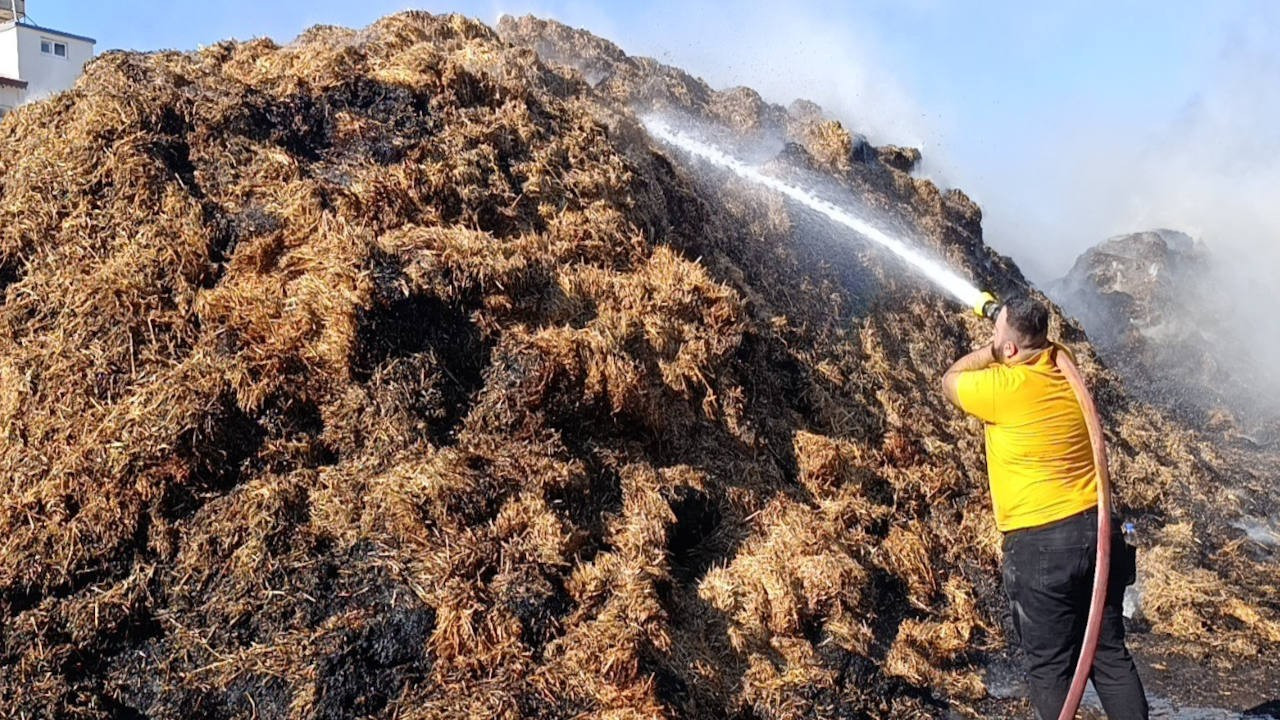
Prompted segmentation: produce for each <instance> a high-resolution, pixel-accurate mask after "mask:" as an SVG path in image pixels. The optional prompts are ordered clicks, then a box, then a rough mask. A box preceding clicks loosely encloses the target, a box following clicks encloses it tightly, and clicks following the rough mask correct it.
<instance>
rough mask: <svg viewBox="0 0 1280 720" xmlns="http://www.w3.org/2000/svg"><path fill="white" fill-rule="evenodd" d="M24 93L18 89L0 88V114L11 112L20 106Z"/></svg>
mask: <svg viewBox="0 0 1280 720" xmlns="http://www.w3.org/2000/svg"><path fill="white" fill-rule="evenodd" d="M24 95H25V93H23V91H21V90H19V89H18V88H11V87H0V113H4V112H7V111H9V110H12V109H14V108H16V107H18V106H19V105H21V104H22V101H23V99H24Z"/></svg>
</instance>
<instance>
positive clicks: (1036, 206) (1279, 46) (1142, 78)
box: [28, 0, 1280, 280]
mask: <svg viewBox="0 0 1280 720" xmlns="http://www.w3.org/2000/svg"><path fill="white" fill-rule="evenodd" d="M408 7H415V8H421V9H426V10H429V11H432V12H446V11H457V12H462V13H464V14H467V15H472V16H475V17H478V18H480V19H482V20H484V21H486V22H490V23H492V22H494V21H495V20H496V18H497V17H498V15H499V14H500V13H501V12H508V13H513V14H523V13H526V12H532V13H535V14H539V15H544V16H550V17H555V18H557V19H560V20H562V21H564V22H567V23H569V24H572V25H577V26H581V27H586V28H588V29H590V30H592V31H594V32H597V33H598V34H601V35H604V36H606V37H608V38H609V39H611V40H613V41H615V42H617V43H618V44H619V45H621V46H622V48H623V49H624V50H626V51H627V52H629V53H632V54H642V55H651V56H653V57H657V58H659V59H660V60H663V61H665V62H670V63H672V64H675V65H679V66H681V67H683V68H685V69H686V70H689V71H691V72H693V73H695V74H697V75H700V76H702V77H703V78H704V79H706V80H707V81H708V82H710V83H711V84H712V85H713V86H717V87H723V86H728V85H735V84H745V85H750V86H752V87H755V88H757V89H759V90H761V92H762V93H763V94H765V96H766V97H768V98H769V99H771V100H775V101H778V102H783V103H786V102H789V101H790V100H792V99H794V98H795V97H807V98H811V99H814V100H816V101H818V102H819V103H820V104H822V105H824V106H825V107H827V108H828V110H829V111H830V112H831V113H832V114H834V115H835V116H837V117H838V118H840V119H841V120H842V121H844V122H845V124H846V126H848V127H851V128H853V129H856V130H860V131H862V132H865V133H866V134H868V135H869V136H870V137H871V139H872V141H873V142H876V143H886V142H893V143H898V144H913V145H917V146H920V147H922V148H923V150H924V152H925V156H926V160H925V164H924V165H923V167H922V169H921V172H922V173H924V174H926V175H929V176H930V177H933V178H934V179H935V180H936V181H938V182H939V184H942V185H944V186H957V187H960V188H962V189H964V190H965V191H966V192H968V193H969V194H970V195H972V196H973V197H974V198H975V199H976V200H978V201H979V202H980V204H981V205H982V206H983V209H984V213H985V214H986V222H985V223H984V225H985V228H986V233H987V240H988V242H989V243H990V244H992V245H993V246H994V247H996V248H997V249H999V250H1002V251H1004V252H1007V253H1009V254H1011V255H1013V256H1014V257H1015V259H1017V260H1018V261H1019V263H1020V264H1021V265H1022V266H1023V268H1024V270H1026V271H1027V273H1028V274H1029V275H1030V276H1031V277H1032V278H1033V279H1038V280H1046V279H1049V278H1051V277H1054V276H1056V275H1060V274H1062V273H1063V272H1065V271H1066V269H1067V267H1069V264H1070V262H1071V261H1072V260H1073V259H1074V257H1075V256H1076V255H1077V254H1078V253H1079V252H1080V251H1081V250H1083V249H1084V248H1085V247H1087V246H1089V245H1092V244H1094V243H1096V242H1098V241H1100V240H1102V239H1103V238H1105V237H1106V236H1108V235H1110V234H1115V233H1119V232H1128V231H1132V230H1138V229H1145V228H1146V227H1153V226H1159V225H1163V226H1172V227H1177V228H1180V229H1184V230H1188V231H1190V232H1192V233H1193V234H1195V235H1198V236H1201V237H1203V238H1204V239H1205V240H1206V242H1208V243H1210V245H1211V246H1218V247H1222V248H1224V249H1226V250H1228V251H1231V252H1236V251H1239V250H1241V249H1248V250H1250V251H1251V252H1260V253H1262V256H1263V257H1264V258H1265V262H1264V263H1263V265H1264V266H1266V263H1271V265H1269V266H1267V267H1269V268H1270V269H1272V270H1274V269H1276V268H1278V267H1280V263H1278V262H1277V259H1280V252H1277V251H1276V250H1275V248H1276V247H1277V246H1278V245H1280V209H1278V208H1280V160H1278V159H1277V158H1278V157H1280V3H1270V2H1266V1H1265V0H1256V1H1255V2H1245V1H1244V0H1227V1H1219V2H1185V1H1183V2H1179V1H1173V2H1123V1H1113V2H1105V3H1104V2H1098V3H1052V4H1050V3H1027V2H1025V1H1022V2H1013V1H999V2H971V3H963V4H962V3H958V2H956V3H947V2H941V1H935V0H875V1H870V2H790V3H777V4H776V6H774V7H770V6H767V5H763V4H760V3H755V4H749V3H698V2H670V1H667V0H656V1H654V2H644V3H637V2H599V3H588V2H574V1H563V0H561V1H557V0H501V1H500V2H494V1H493V0H482V1H474V0H458V1H456V2H451V3H437V2H426V3H415V4H406V3H405V2H403V0H399V1H397V0H362V1H361V2H350V1H345V2H339V1H337V0H309V1H307V2H302V1H301V0H275V1H273V2H268V1H264V0H259V1H258V2H243V1H241V0H228V1H226V2H222V3H208V2H158V1H153V0H133V1H131V2H128V3H119V4H116V5H113V4H108V3H85V2H83V0H77V1H75V2H72V1H71V0H29V1H28V11H29V13H30V15H31V19H32V21H34V22H36V23H39V24H42V25H46V26H50V27H54V28H57V29H61V30H65V31H67V32H74V33H80V34H85V35H90V36H93V37H95V38H97V39H98V50H99V51H104V50H108V49H112V48H127V49H137V50H153V49H164V48H177V49H191V48H194V47H197V46H199V45H202V44H208V43H212V42H214V41H217V40H219V39H223V38H228V37H233V38H239V39H246V38H249V37H254V36H263V35H265V36H270V37H272V38H274V39H276V40H278V41H282V42H283V41H288V40H289V39H291V38H292V37H294V36H295V35H297V34H298V33H299V32H300V31H301V30H303V29H304V28H306V27H308V26H310V25H312V24H316V23H333V24H341V25H347V26H363V25H367V24H368V23H370V22H372V21H373V20H375V19H376V18H378V17H380V16H381V15H384V14H387V13H391V12H395V11H397V10H401V9H405V8H408ZM1273 206H1274V207H1273ZM1253 264H1254V265H1256V264H1257V263H1253Z"/></svg>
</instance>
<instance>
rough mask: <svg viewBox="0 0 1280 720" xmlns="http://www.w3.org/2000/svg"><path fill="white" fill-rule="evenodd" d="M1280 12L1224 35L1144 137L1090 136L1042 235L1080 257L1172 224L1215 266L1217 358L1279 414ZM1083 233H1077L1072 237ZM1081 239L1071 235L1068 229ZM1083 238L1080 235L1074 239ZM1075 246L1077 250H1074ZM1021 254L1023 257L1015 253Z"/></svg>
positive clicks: (1083, 136)
mask: <svg viewBox="0 0 1280 720" xmlns="http://www.w3.org/2000/svg"><path fill="white" fill-rule="evenodd" d="M1276 78H1280V12H1276V11H1273V10H1270V9H1263V10H1260V11H1259V14H1258V15H1257V16H1251V17H1248V18H1246V19H1244V20H1242V21H1241V22H1240V23H1239V24H1237V25H1235V26H1234V27H1233V28H1232V29H1231V30H1230V31H1229V32H1227V33H1226V35H1225V37H1224V38H1223V40H1222V43H1221V47H1220V50H1219V52H1218V53H1217V54H1216V56H1215V57H1214V58H1213V60H1212V62H1211V63H1210V64H1209V65H1208V66H1207V67H1206V68H1205V69H1204V71H1203V80H1202V82H1201V83H1200V85H1199V87H1198V89H1197V90H1196V91H1194V92H1193V93H1191V94H1190V95H1189V96H1188V97H1187V98H1186V99H1185V101H1184V102H1183V103H1182V104H1181V106H1180V107H1179V108H1178V111H1177V112H1176V113H1175V114H1174V115H1173V116H1172V117H1169V118H1151V119H1150V122H1149V123H1148V126H1149V127H1148V134H1147V136H1146V137H1143V138H1132V140H1131V141H1130V142H1122V140H1125V138H1123V137H1115V136H1107V135H1102V134H1100V131H1101V129H1100V128H1091V129H1090V131H1089V132H1082V133H1080V135H1079V136H1077V137H1076V138H1075V139H1074V142H1075V145H1076V147H1075V148H1074V150H1075V152H1072V153H1071V154H1070V155H1069V156H1071V157H1074V158H1075V160H1074V162H1073V163H1072V164H1071V165H1070V166H1069V168H1068V170H1069V172H1068V173H1067V174H1066V175H1065V176H1064V178H1063V179H1064V180H1065V181H1066V183H1067V184H1068V185H1069V187H1066V188H1064V189H1063V192H1062V194H1061V199H1060V200H1059V201H1058V202H1060V203H1061V204H1062V208H1061V213H1062V214H1063V215H1064V216H1070V217H1072V218H1079V219H1081V220H1083V222H1079V223H1078V224H1077V223H1074V222H1064V223H1063V225H1062V226H1061V227H1058V228H1055V229H1053V230H1046V232H1045V233H1044V235H1045V236H1047V237H1054V236H1057V237H1059V238H1061V242H1060V243H1059V244H1060V246H1061V247H1063V248H1072V249H1073V250H1074V249H1076V248H1079V247H1080V246H1082V245H1085V244H1088V243H1090V242H1092V241H1095V240H1098V239H1101V238H1102V237H1105V236H1107V235H1112V234H1119V233H1124V232H1132V231H1138V230H1146V229H1151V228H1158V227H1168V228H1174V229H1178V230H1182V231H1183V232H1186V233H1188V234H1190V235H1192V236H1193V237H1196V238H1198V239H1200V240H1201V241H1202V242H1203V243H1204V244H1205V246H1206V247H1207V248H1208V250H1209V253H1210V258H1211V261H1212V263H1213V266H1214V267H1213V272H1212V287H1213V291H1214V292H1213V297H1211V298H1207V299H1206V302H1211V303H1212V317H1213V323H1212V326H1210V327H1207V328H1205V335H1206V336H1207V337H1210V338H1213V339H1215V340H1216V341H1218V342H1220V344H1221V348H1220V352H1221V353H1222V354H1223V355H1225V356H1229V357H1231V358H1233V359H1236V360H1245V362H1243V363H1238V364H1239V365H1243V366H1248V367H1252V368H1253V373H1256V376H1255V377H1254V380H1255V382H1254V385H1255V387H1256V390H1257V395H1258V397H1259V398H1270V400H1267V401H1266V404H1269V405H1270V406H1271V408H1272V409H1273V410H1280V371H1277V370H1276V365H1275V363H1274V358H1275V357H1277V354H1278V353H1280V83H1277V82H1276ZM1076 228H1078V230H1077V229H1076ZM1071 231H1074V232H1071ZM1081 231H1083V232H1084V233H1087V234H1084V235H1083V237H1077V235H1079V234H1080V232H1081ZM1073 239H1074V242H1073ZM1015 257H1017V253H1015Z"/></svg>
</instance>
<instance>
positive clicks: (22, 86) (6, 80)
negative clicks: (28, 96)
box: [0, 75, 27, 90]
mask: <svg viewBox="0 0 1280 720" xmlns="http://www.w3.org/2000/svg"><path fill="white" fill-rule="evenodd" d="M0 87H11V88H18V89H19V90H26V89H27V81H26V80H19V79H17V78H11V77H5V76H3V75H0Z"/></svg>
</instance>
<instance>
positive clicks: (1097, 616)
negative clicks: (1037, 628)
mask: <svg viewBox="0 0 1280 720" xmlns="http://www.w3.org/2000/svg"><path fill="white" fill-rule="evenodd" d="M1054 362H1055V363H1057V365H1058V369H1059V370H1061V371H1062V374H1063V375H1064V376H1066V378H1067V383H1068V384H1070V385H1071V389H1072V390H1074V391H1075V394H1076V399H1077V400H1079V402H1080V410H1081V412H1083V413H1084V422H1085V426H1086V427H1087V428H1088V429H1089V444H1090V445H1092V446H1093V464H1094V466H1095V467H1096V468H1097V469H1098V559H1097V562H1096V563H1095V566H1094V573H1093V599H1092V601H1091V602H1090V604H1089V619H1088V622H1087V623H1086V625H1085V630H1084V643H1083V645H1082V646H1081V647H1080V659H1079V660H1078V661H1077V662H1076V674H1075V676H1074V677H1073V678H1072V679H1071V689H1070V690H1069V691H1068V692H1067V699H1066V701H1065V702H1064V703H1063V704H1062V713H1061V714H1060V715H1058V720H1071V718H1074V717H1075V715H1076V709H1077V708H1079V707H1080V698H1081V697H1082V696H1083V695H1084V684H1085V681H1086V680H1088V679H1089V671H1090V670H1091V669H1092V668H1093V656H1094V653H1095V652H1097V649H1098V635H1099V633H1100V631H1101V629H1102V613H1103V610H1104V608H1105V606H1106V601H1107V576H1108V574H1109V571H1110V569H1111V473H1110V471H1109V470H1108V468H1107V446H1106V440H1105V438H1104V437H1103V435H1102V422H1101V420H1100V419H1099V417H1098V408H1097V406H1096V405H1094V404H1093V396H1092V395H1090V394H1089V388H1088V387H1087V386H1086V385H1085V383H1084V377H1083V376H1082V375H1081V374H1080V370H1079V368H1077V367H1076V364H1075V362H1073V361H1072V360H1071V356H1070V355H1068V354H1067V352H1066V350H1065V349H1064V348H1063V347H1062V346H1060V345H1059V346H1055V352H1054Z"/></svg>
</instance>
